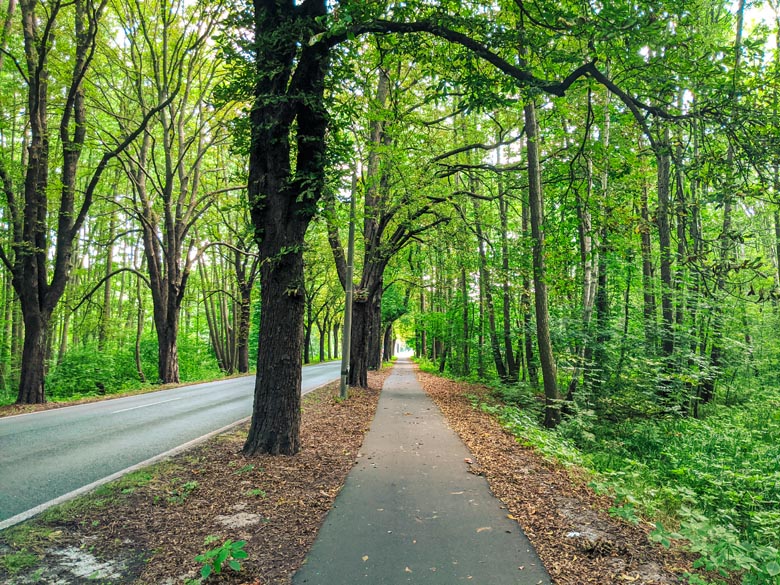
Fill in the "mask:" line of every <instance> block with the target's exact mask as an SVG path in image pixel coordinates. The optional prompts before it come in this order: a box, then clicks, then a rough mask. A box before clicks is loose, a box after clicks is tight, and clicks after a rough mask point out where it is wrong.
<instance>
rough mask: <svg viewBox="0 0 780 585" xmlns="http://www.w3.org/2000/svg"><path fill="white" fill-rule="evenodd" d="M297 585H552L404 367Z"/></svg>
mask: <svg viewBox="0 0 780 585" xmlns="http://www.w3.org/2000/svg"><path fill="white" fill-rule="evenodd" d="M361 453H362V455H361V456H360V458H359V462H358V464H357V465H356V466H355V467H354V468H353V469H352V471H351V472H350V474H349V476H348V477H347V481H346V483H345V484H344V488H343V489H342V490H341V493H340V494H339V496H338V497H337V498H336V501H335V503H334V506H333V509H332V510H331V511H330V513H329V514H328V516H327V518H326V519H325V523H324V524H323V526H322V528H321V529H320V532H319V535H318V537H317V540H316V541H315V543H314V546H313V547H312V549H311V551H310V552H309V555H308V557H307V559H306V561H305V563H304V565H303V566H302V567H301V569H300V570H299V571H298V572H297V573H296V574H295V576H294V578H293V584H294V585H304V584H306V585H352V584H361V583H365V584H369V583H370V584H371V585H399V584H401V583H416V584H425V585H453V584H455V583H471V584H474V585H477V584H480V585H537V584H543V585H549V584H550V583H551V581H550V577H549V576H548V575H547V572H546V570H545V569H544V567H543V566H542V563H541V561H540V560H539V558H538V556H537V555H536V552H535V551H534V550H533V548H532V546H531V544H530V543H529V542H528V539H527V538H526V537H525V535H524V534H523V533H522V531H521V530H520V527H519V526H518V525H517V523H516V522H514V521H512V520H509V519H508V518H507V517H506V514H507V513H506V510H504V509H501V507H500V506H501V503H500V502H499V501H498V500H497V499H496V498H495V497H494V496H493V495H492V494H491V493H490V489H489V488H488V485H487V482H486V481H485V479H484V478H483V477H480V476H477V475H473V474H471V473H468V471H467V467H468V465H467V463H466V462H465V461H464V460H465V459H466V458H468V457H470V456H471V455H470V453H469V451H468V450H467V449H466V447H465V446H464V445H463V443H462V442H461V441H460V439H459V438H458V437H457V435H456V434H455V433H454V432H453V431H452V430H451V429H450V428H449V427H447V424H446V422H445V421H444V417H443V416H442V414H441V412H440V411H439V409H438V407H437V406H436V405H435V404H434V403H433V401H432V400H431V399H430V398H429V397H428V396H427V394H425V392H424V391H423V389H422V387H421V386H420V384H419V382H418V381H417V378H416V376H415V374H414V370H413V366H412V364H411V363H410V362H408V361H399V362H398V364H397V365H396V366H395V369H394V370H393V372H392V374H391V375H390V376H389V377H388V378H387V380H386V381H385V385H384V388H383V390H382V394H381V397H380V399H379V405H378V408H377V414H376V417H375V418H374V421H373V423H372V425H371V429H370V431H369V432H368V433H367V434H366V437H365V440H364V442H363V447H362V450H361Z"/></svg>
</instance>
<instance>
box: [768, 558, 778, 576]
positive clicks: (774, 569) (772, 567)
mask: <svg viewBox="0 0 780 585" xmlns="http://www.w3.org/2000/svg"><path fill="white" fill-rule="evenodd" d="M766 572H767V573H769V575H770V576H771V577H776V576H777V575H780V564H779V563H778V562H777V561H770V562H768V563H767V564H766Z"/></svg>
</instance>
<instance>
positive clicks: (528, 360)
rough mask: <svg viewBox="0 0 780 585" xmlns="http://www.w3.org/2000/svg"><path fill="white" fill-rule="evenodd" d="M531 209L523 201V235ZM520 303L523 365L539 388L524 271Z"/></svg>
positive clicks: (526, 233)
mask: <svg viewBox="0 0 780 585" xmlns="http://www.w3.org/2000/svg"><path fill="white" fill-rule="evenodd" d="M530 224H531V211H530V209H529V205H528V204H527V203H526V202H525V201H523V208H522V229H523V237H524V238H527V237H529V235H530V229H531V227H530ZM520 305H521V307H522V310H523V345H524V347H525V367H526V370H527V371H528V382H529V384H531V388H532V389H534V390H536V389H537V388H539V373H538V371H537V368H536V360H535V358H534V340H533V323H532V320H533V316H532V315H531V279H530V278H529V276H528V272H527V271H526V272H525V274H524V275H523V293H522V295H521V296H520Z"/></svg>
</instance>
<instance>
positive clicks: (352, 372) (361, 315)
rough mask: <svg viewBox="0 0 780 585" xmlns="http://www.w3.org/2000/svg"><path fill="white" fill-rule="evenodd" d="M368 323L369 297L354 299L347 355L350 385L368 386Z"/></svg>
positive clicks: (369, 311)
mask: <svg viewBox="0 0 780 585" xmlns="http://www.w3.org/2000/svg"><path fill="white" fill-rule="evenodd" d="M370 323H371V302H370V299H365V300H360V301H355V302H354V303H353V305H352V342H351V351H350V357H349V385H350V386H356V387H359V388H367V387H368V370H369V365H368V357H369V343H370V331H369V330H370V327H371V325H370Z"/></svg>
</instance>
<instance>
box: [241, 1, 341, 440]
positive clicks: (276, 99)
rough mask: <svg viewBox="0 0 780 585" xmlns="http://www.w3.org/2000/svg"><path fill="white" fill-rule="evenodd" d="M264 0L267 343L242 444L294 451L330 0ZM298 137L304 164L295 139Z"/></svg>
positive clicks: (260, 8) (258, 204)
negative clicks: (320, 41) (320, 38)
mask: <svg viewBox="0 0 780 585" xmlns="http://www.w3.org/2000/svg"><path fill="white" fill-rule="evenodd" d="M305 8H306V9H305V10H301V9H300V8H299V7H298V6H295V5H293V3H289V4H282V3H279V2H277V1H276V0H256V1H255V14H254V18H255V22H254V30H255V37H256V45H255V49H256V55H255V58H256V66H257V73H258V74H259V75H258V76H257V79H256V83H255V87H254V98H255V100H254V104H253V107H252V110H251V144H250V159H249V181H248V194H249V202H250V205H251V213H252V223H253V225H254V227H255V237H256V239H257V241H258V243H259V248H260V254H259V256H260V263H261V269H260V291H261V295H260V297H261V303H262V311H261V314H260V333H259V341H258V342H259V349H258V359H257V375H256V378H255V397H254V407H253V409H252V422H251V424H250V429H249V435H248V436H247V440H246V443H245V444H244V448H243V452H244V453H245V454H248V455H252V454H259V453H270V454H287V455H292V454H294V453H296V452H297V451H298V450H299V448H300V437H299V428H300V400H301V344H302V342H303V309H304V303H303V294H304V288H303V242H304V236H305V234H306V228H307V227H308V225H309V222H310V221H311V218H312V217H313V216H314V213H315V212H316V210H317V203H318V201H319V199H320V198H321V195H322V189H323V182H324V169H325V132H326V129H327V115H326V111H325V104H324V92H325V76H326V73H327V70H328V49H327V48H326V47H322V46H316V45H315V44H314V43H311V42H310V41H311V40H312V39H313V38H314V36H315V35H318V34H320V33H321V32H323V26H324V23H323V20H324V17H325V15H326V14H327V7H326V2H325V1H324V0H321V1H317V2H312V1H308V2H306V6H305ZM293 136H294V137H295V140H296V143H297V144H296V146H297V148H296V157H295V162H294V164H295V167H294V168H293V160H292V156H291V150H292V144H291V143H290V139H291V137H293Z"/></svg>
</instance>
